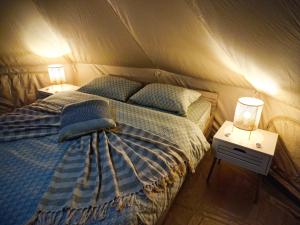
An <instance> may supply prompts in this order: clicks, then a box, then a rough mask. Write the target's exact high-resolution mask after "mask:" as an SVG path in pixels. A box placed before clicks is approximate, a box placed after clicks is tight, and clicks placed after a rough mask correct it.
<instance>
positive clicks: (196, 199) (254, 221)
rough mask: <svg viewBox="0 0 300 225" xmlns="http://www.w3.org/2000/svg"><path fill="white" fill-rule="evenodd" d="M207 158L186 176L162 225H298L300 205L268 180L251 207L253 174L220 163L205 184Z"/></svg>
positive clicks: (254, 177) (254, 186)
mask: <svg viewBox="0 0 300 225" xmlns="http://www.w3.org/2000/svg"><path fill="white" fill-rule="evenodd" d="M212 158H213V157H212V155H211V154H208V155H207V156H206V157H205V158H204V159H203V160H202V162H201V163H200V164H199V166H198V168H197V170H196V173H195V174H190V175H188V176H187V179H186V181H185V183H184V184H183V187H182V188H181V190H180V192H179V193H178V195H177V197H176V199H175V200H174V203H173V205H172V207H171V208H170V211H169V213H168V214H167V216H166V219H165V222H164V225H224V224H228V225H229V224H230V225H300V205H297V203H296V202H295V201H292V200H291V199H290V198H288V197H287V196H286V195H285V194H284V193H282V191H280V189H279V188H278V187H276V185H274V183H272V182H271V179H268V178H267V179H264V181H263V182H262V185H261V189H260V194H259V199H258V202H257V203H256V204H254V198H255V188H256V185H257V182H258V177H257V175H256V174H254V173H252V172H250V171H247V170H245V169H242V168H238V167H236V166H233V165H230V164H228V163H226V162H224V161H222V162H221V163H220V164H219V165H216V168H215V170H214V172H213V174H212V176H211V180H210V183H209V184H208V185H207V184H206V176H207V174H208V170H209V166H210V164H211V163H212Z"/></svg>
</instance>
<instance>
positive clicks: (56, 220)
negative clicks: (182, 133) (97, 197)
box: [28, 163, 186, 225]
mask: <svg viewBox="0 0 300 225" xmlns="http://www.w3.org/2000/svg"><path fill="white" fill-rule="evenodd" d="M170 167H171V171H170V173H169V174H167V175H166V176H164V177H162V178H161V179H159V180H157V181H155V182H153V183H151V184H148V185H145V186H144V189H143V190H142V191H144V193H145V195H146V196H147V198H149V199H150V200H152V198H151V196H152V195H153V194H154V193H157V192H162V191H165V190H166V188H167V187H168V186H169V185H170V184H173V183H174V182H175V180H176V177H178V176H183V175H184V174H185V172H186V167H185V165H184V163H180V164H176V165H175V166H170ZM136 194H137V193H131V194H129V195H126V196H119V197H116V198H115V199H113V200H112V201H110V202H106V203H104V204H103V205H100V206H97V207H89V208H82V209H70V208H67V209H64V210H62V211H57V212H56V211H55V212H42V211H38V212H37V213H36V214H35V215H34V216H33V217H32V219H31V220H30V221H29V222H28V224H29V225H46V224H51V225H61V224H81V225H84V224H87V223H88V222H89V221H90V220H91V219H94V220H103V219H104V218H105V217H106V214H107V211H108V209H109V208H112V207H114V208H116V209H117V210H118V211H121V210H122V209H124V208H126V207H129V206H132V205H133V203H134V202H135V203H136V202H137V199H136Z"/></svg>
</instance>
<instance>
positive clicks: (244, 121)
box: [233, 97, 264, 131]
mask: <svg viewBox="0 0 300 225" xmlns="http://www.w3.org/2000/svg"><path fill="white" fill-rule="evenodd" d="M263 105H264V102H263V101H262V100H260V99H257V98H251V97H243V98H239V100H238V102H237V105H236V109H235V114H234V121H233V125H234V126H235V127H237V128H240V129H243V130H248V131H253V130H255V129H257V127H258V124H259V120H260V116H261V112H262V109H263Z"/></svg>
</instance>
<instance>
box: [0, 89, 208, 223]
mask: <svg viewBox="0 0 300 225" xmlns="http://www.w3.org/2000/svg"><path fill="white" fill-rule="evenodd" d="M74 98H75V99H76V98H78V96H76V94H75V96H72V98H64V99H62V98H60V97H59V96H58V97H57V99H56V101H59V102H60V103H61V104H67V103H68V102H70V99H71V101H72V99H74ZM111 104H112V108H113V110H114V114H115V117H116V120H117V121H118V122H120V123H126V124H129V125H132V126H135V127H137V128H139V129H143V130H145V131H148V132H152V133H154V134H157V135H160V136H162V137H164V138H166V139H167V140H170V141H172V142H175V143H176V144H178V145H179V146H180V148H181V149H184V150H185V151H186V152H187V155H188V156H189V158H190V161H191V164H192V167H193V168H195V167H196V166H197V164H198V163H199V161H200V160H201V158H202V157H203V155H204V153H205V151H207V150H208V149H209V144H208V143H207V142H206V140H205V138H204V136H203V134H202V132H201V130H200V128H199V126H197V125H195V124H194V123H193V122H191V121H190V120H189V119H187V118H182V117H178V116H176V115H172V114H168V113H163V112H159V111H155V110H149V109H146V108H144V107H138V106H134V105H130V104H127V103H122V102H118V101H113V100H111ZM203 104H204V103H203ZM207 114H208V109H206V110H203V113H202V114H201V115H202V116H203V115H204V116H205V115H207ZM0 121H1V119H0ZM203 121H204V119H203ZM178 128H180V129H178ZM0 133H1V132H0ZM199 140H201V141H200V142H199ZM61 148H63V146H61V145H59V144H58V143H57V135H56V134H54V135H49V136H45V137H38V138H29V139H21V140H16V141H10V142H2V143H0V149H1V151H0V184H1V185H0V195H1V199H0V205H1V210H0V221H1V222H4V223H5V224H8V225H9V224H15V225H17V224H24V223H26V222H27V221H28V220H29V219H30V218H31V216H32V215H33V214H34V212H35V210H36V207H37V205H38V203H39V201H40V199H41V197H42V195H43V194H44V193H45V192H46V191H47V188H48V185H49V183H50V181H51V177H52V176H53V171H54V169H55V168H56V166H57V165H58V163H59V162H60V161H61V160H62V157H63V149H61ZM183 180H184V176H182V177H178V178H177V179H175V181H174V183H173V184H172V185H170V186H168V187H167V189H166V191H164V192H158V193H154V194H153V196H152V197H151V201H149V199H148V198H147V197H146V196H145V195H144V194H143V193H140V194H139V195H137V196H136V199H137V200H138V202H139V206H137V205H135V206H132V207H128V208H125V209H123V210H121V211H118V210H116V209H115V208H110V209H109V210H108V212H107V216H106V218H105V219H103V220H97V221H90V222H89V224H141V223H142V224H155V223H156V222H157V220H158V219H159V218H160V216H161V215H162V213H163V212H164V211H165V210H166V209H167V208H168V206H169V205H170V203H171V201H172V199H173V198H174V197H175V196H176V193H177V192H178V191H179V189H180V187H181V184H182V182H183Z"/></svg>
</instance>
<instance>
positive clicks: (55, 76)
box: [48, 64, 66, 84]
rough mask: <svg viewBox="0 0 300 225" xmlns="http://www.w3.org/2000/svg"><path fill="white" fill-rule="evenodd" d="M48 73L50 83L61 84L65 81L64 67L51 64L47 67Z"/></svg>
mask: <svg viewBox="0 0 300 225" xmlns="http://www.w3.org/2000/svg"><path fill="white" fill-rule="evenodd" d="M48 73H49V78H50V81H51V83H53V84H62V83H64V82H65V81H66V77H65V70H64V65H62V64H52V65H49V66H48Z"/></svg>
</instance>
